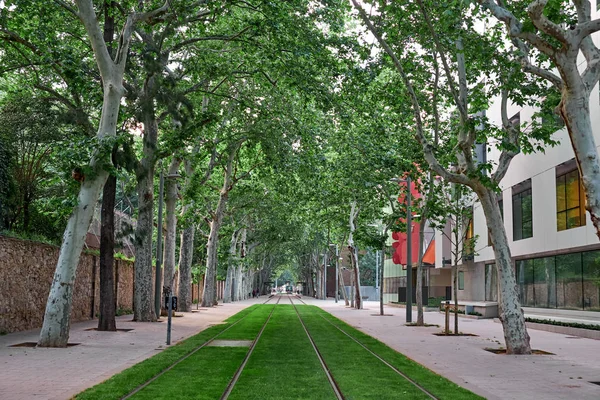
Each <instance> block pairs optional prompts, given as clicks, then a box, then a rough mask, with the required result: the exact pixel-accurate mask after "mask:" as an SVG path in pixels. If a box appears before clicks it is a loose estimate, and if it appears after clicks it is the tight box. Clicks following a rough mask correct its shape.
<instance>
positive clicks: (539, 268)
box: [533, 257, 556, 308]
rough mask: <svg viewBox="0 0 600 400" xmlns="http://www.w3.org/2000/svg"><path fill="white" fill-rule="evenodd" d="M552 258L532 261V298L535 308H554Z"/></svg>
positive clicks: (554, 285)
mask: <svg viewBox="0 0 600 400" xmlns="http://www.w3.org/2000/svg"><path fill="white" fill-rule="evenodd" d="M554 259H555V258H554V257H545V258H536V259H535V260H533V292H534V293H533V297H534V303H535V306H536V307H543V308H556V273H555V266H554Z"/></svg>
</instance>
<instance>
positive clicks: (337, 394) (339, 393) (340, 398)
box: [289, 297, 345, 400]
mask: <svg viewBox="0 0 600 400" xmlns="http://www.w3.org/2000/svg"><path fill="white" fill-rule="evenodd" d="M289 300H290V303H292V306H293V307H294V310H295V311H296V315H297V316H298V319H299V320H300V323H301V324H302V327H303V328H304V332H306V336H308V340H309V341H310V344H311V345H312V347H313V349H314V350H315V353H317V357H318V358H319V362H320V363H321V367H323V371H325V375H327V379H328V380H329V383H330V384H331V388H332V389H333V392H334V393H335V397H336V398H337V399H338V400H345V397H344V395H343V394H342V391H341V389H340V387H339V386H338V383H337V382H336V381H335V379H334V378H333V375H332V374H331V371H330V370H329V367H328V366H327V364H326V363H325V360H324V359H323V356H322V355H321V352H320V351H319V349H318V348H317V345H316V344H315V341H314V340H313V338H312V336H311V335H310V332H309V331H308V329H307V328H306V325H304V321H303V320H302V317H301V316H300V313H299V312H298V309H297V308H296V305H295V304H294V302H293V301H292V298H291V297H289ZM300 301H302V300H300ZM302 303H304V302H303V301H302ZM304 304H306V303H304Z"/></svg>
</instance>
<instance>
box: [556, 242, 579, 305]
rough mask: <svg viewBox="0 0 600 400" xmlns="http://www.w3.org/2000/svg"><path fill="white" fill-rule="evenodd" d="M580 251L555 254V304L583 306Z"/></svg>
mask: <svg viewBox="0 0 600 400" xmlns="http://www.w3.org/2000/svg"><path fill="white" fill-rule="evenodd" d="M581 258H582V254H581V253H573V254H565V255H562V256H556V306H557V307H558V308H565V309H575V310H581V309H582V308H583V301H582V299H583V293H582V271H581Z"/></svg>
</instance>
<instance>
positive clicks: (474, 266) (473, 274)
mask: <svg viewBox="0 0 600 400" xmlns="http://www.w3.org/2000/svg"><path fill="white" fill-rule="evenodd" d="M590 103H591V104H590V108H591V114H592V126H594V127H597V126H600V103H599V98H598V91H597V90H596V91H594V93H593V94H592V97H591V100H590ZM499 110H500V108H499V104H495V105H494V106H493V107H492V108H491V109H490V110H489V111H488V118H489V119H490V120H491V122H494V123H496V124H498V125H500V111H499ZM533 113H534V110H532V109H522V108H520V107H517V106H514V107H512V109H510V113H509V115H512V120H513V121H514V122H515V123H523V122H525V121H528V120H531V118H532V116H533ZM594 134H595V139H596V143H600V129H597V130H595V132H594ZM553 139H554V140H557V141H558V142H559V143H560V144H559V145H557V146H555V147H548V148H546V150H545V152H544V153H541V152H538V153H534V154H519V155H517V156H516V157H515V158H514V160H513V161H512V163H511V165H510V168H509V170H508V173H507V174H506V176H505V178H504V179H503V180H502V182H501V185H500V187H501V189H502V193H501V194H499V196H498V202H499V204H500V207H501V210H502V212H503V218H504V226H505V228H506V233H507V236H508V240H509V244H510V249H511V254H512V257H513V265H514V268H515V274H516V280H517V285H518V290H519V295H520V300H521V303H522V305H523V307H532V308H544V309H564V310H584V311H600V240H599V239H598V237H597V236H596V232H595V229H594V227H593V225H592V223H591V221H590V217H589V215H588V214H587V213H586V210H585V208H584V206H585V197H584V193H583V189H582V185H581V178H580V176H579V172H578V170H577V166H576V164H575V160H574V153H573V150H572V147H571V144H570V141H569V137H568V134H567V132H566V129H564V128H562V129H560V130H558V131H557V132H556V133H555V134H554V136H553ZM489 150H490V151H489V153H488V154H489V157H491V158H492V159H493V158H494V157H497V156H498V153H497V151H495V150H494V148H493V146H491V147H490V148H489ZM471 226H472V229H473V234H474V235H475V237H477V241H476V244H475V251H474V253H473V257H469V259H465V260H464V261H463V263H462V264H461V265H459V267H458V299H459V301H464V302H486V301H487V302H496V301H497V300H498V279H497V273H496V268H495V264H494V262H495V260H494V253H493V249H492V247H491V243H490V241H489V238H488V230H487V226H486V222H485V217H484V214H483V210H482V208H481V206H480V204H478V202H475V203H474V204H473V220H472V221H471ZM449 258H450V254H449V244H448V240H447V239H446V238H444V237H443V236H442V235H441V232H439V231H437V232H436V260H435V266H436V268H444V265H445V264H444V260H447V259H449Z"/></svg>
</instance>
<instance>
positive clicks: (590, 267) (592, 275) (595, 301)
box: [583, 251, 600, 311]
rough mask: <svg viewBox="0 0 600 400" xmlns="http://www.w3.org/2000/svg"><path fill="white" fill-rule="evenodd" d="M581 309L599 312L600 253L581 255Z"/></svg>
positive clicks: (593, 252)
mask: <svg viewBox="0 0 600 400" xmlns="http://www.w3.org/2000/svg"><path fill="white" fill-rule="evenodd" d="M583 308H584V310H590V311H600V251H589V252H587V253H583Z"/></svg>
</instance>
